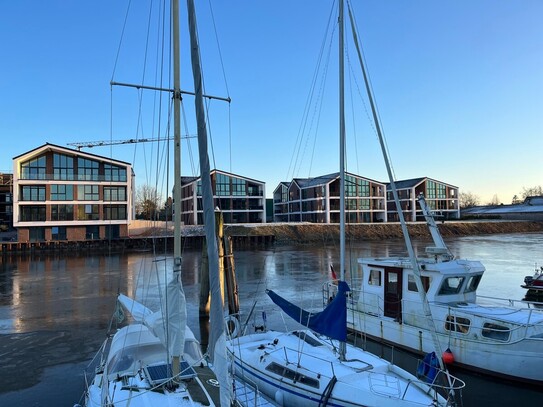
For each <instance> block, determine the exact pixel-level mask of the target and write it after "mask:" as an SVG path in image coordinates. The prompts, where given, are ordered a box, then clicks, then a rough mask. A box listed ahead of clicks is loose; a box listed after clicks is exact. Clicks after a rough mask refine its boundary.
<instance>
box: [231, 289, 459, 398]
mask: <svg viewBox="0 0 543 407" xmlns="http://www.w3.org/2000/svg"><path fill="white" fill-rule="evenodd" d="M339 284H340V286H341V285H342V284H343V287H344V288H343V289H345V288H348V287H347V284H346V283H345V282H340V283H339ZM345 294H346V293H345V292H341V291H340V293H339V295H338V293H337V292H336V297H335V299H334V301H333V302H336V304H335V305H334V306H332V307H330V308H327V310H325V311H323V312H322V313H315V314H310V313H309V314H306V316H307V317H308V318H309V319H312V318H316V319H317V320H318V319H320V320H321V321H322V320H324V321H325V323H324V324H323V326H325V330H326V327H327V328H328V329H332V330H334V329H335V328H330V326H333V325H335V327H340V326H341V325H342V324H345V322H346V313H345V312H343V318H341V317H340V314H342V312H341V307H342V306H343V309H344V310H345V309H346V308H345V299H346V298H347V297H346V295H345ZM271 295H272V296H276V294H274V293H271ZM273 298H274V297H272V299H273ZM276 299H277V298H275V299H274V301H275V300H276ZM336 300H339V302H337V301H336ZM279 301H280V300H279ZM341 301H343V304H342V305H341V304H340V303H341ZM288 308H290V309H291V310H293V309H294V313H295V314H297V315H302V314H303V313H304V311H302V310H298V309H295V307H294V306H293V305H292V304H289V305H288ZM296 320H297V321H299V322H301V323H302V325H306V326H307V325H308V326H310V327H312V326H313V324H312V323H311V322H308V320H307V319H306V320H304V319H303V318H302V319H301V320H300V319H296ZM317 329H318V328H316V327H315V328H313V329H312V330H308V329H302V330H295V331H291V332H278V331H272V330H269V331H265V330H264V331H263V332H257V333H253V334H247V335H242V336H240V337H238V338H235V339H231V340H230V341H229V342H227V343H228V344H229V350H230V352H231V353H232V355H233V358H234V363H235V370H234V372H235V375H236V377H238V378H239V379H240V380H242V381H247V382H251V383H255V384H256V386H257V387H258V389H259V391H260V392H261V393H263V394H265V395H267V396H268V397H270V398H272V399H273V400H274V401H275V402H276V403H277V404H278V405H281V406H302V405H303V406H327V405H329V406H352V407H354V406H446V405H453V404H454V395H455V394H457V395H458V394H459V393H460V391H461V389H462V388H463V387H464V382H462V381H461V380H459V379H456V378H455V377H453V376H451V375H450V374H449V373H448V372H446V371H443V370H441V369H439V366H438V365H437V358H435V359H434V362H435V363H431V362H428V364H425V363H424V362H422V361H421V362H420V364H419V369H418V372H419V373H420V375H417V376H415V375H412V374H410V373H408V372H407V371H405V370H403V369H401V368H399V367H398V366H396V365H394V364H392V363H390V362H388V361H387V360H385V359H382V358H380V357H378V356H375V355H374V354H372V353H370V352H367V351H364V350H362V349H360V348H357V347H355V346H353V345H350V344H345V342H343V341H344V340H345V337H346V325H343V335H345V336H344V337H343V338H341V339H342V341H340V340H337V339H332V338H331V337H330V336H329V335H334V334H333V333H331V332H329V331H326V332H327V334H326V335H321V334H318V333H316V332H318V331H317ZM339 336H342V334H341V333H340V334H339ZM342 345H343V347H344V353H342V351H341V350H340V348H341V347H342ZM342 355H343V356H342Z"/></svg>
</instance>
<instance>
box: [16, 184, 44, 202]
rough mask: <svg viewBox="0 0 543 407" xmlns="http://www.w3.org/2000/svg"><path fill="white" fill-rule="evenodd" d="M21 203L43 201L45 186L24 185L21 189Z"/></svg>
mask: <svg viewBox="0 0 543 407" xmlns="http://www.w3.org/2000/svg"><path fill="white" fill-rule="evenodd" d="M21 191H22V200H23V201H45V186H43V185H41V186H39V185H24V186H23V187H22V188H21Z"/></svg>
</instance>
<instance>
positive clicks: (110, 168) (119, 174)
mask: <svg viewBox="0 0 543 407" xmlns="http://www.w3.org/2000/svg"><path fill="white" fill-rule="evenodd" d="M104 179H105V180H106V181H114V182H126V168H124V167H119V166H117V165H112V164H104Z"/></svg>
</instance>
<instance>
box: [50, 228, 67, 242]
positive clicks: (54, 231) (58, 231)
mask: <svg viewBox="0 0 543 407" xmlns="http://www.w3.org/2000/svg"><path fill="white" fill-rule="evenodd" d="M51 239H52V240H67V239H66V226H53V227H52V228H51Z"/></svg>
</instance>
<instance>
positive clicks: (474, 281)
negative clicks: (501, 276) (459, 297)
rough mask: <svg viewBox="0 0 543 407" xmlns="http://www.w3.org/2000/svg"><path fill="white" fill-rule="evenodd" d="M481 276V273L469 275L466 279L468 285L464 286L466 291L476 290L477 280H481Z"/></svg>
mask: <svg viewBox="0 0 543 407" xmlns="http://www.w3.org/2000/svg"><path fill="white" fill-rule="evenodd" d="M481 277H483V276H482V275H481V274H479V275H478V276H471V277H470V278H469V280H468V285H467V286H466V291H465V292H466V293H471V292H473V291H476V290H477V287H478V286H479V282H480V281H481Z"/></svg>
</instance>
